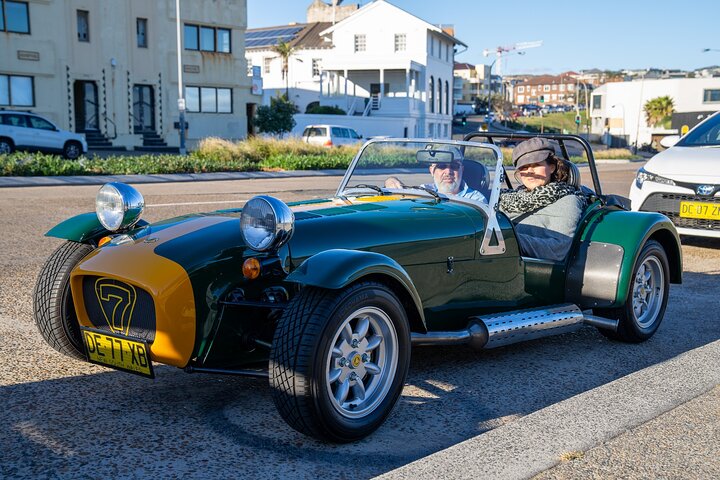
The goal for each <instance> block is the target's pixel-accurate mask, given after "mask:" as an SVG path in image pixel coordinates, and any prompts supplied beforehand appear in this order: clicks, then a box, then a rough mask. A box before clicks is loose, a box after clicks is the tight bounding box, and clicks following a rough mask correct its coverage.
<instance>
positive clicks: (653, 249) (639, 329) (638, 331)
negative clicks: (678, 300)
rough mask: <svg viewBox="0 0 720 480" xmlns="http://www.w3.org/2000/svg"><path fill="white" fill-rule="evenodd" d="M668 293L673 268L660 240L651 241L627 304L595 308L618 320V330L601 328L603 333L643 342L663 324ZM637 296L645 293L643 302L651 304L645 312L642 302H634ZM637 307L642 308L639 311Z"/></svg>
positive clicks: (637, 265)
mask: <svg viewBox="0 0 720 480" xmlns="http://www.w3.org/2000/svg"><path fill="white" fill-rule="evenodd" d="M641 269H642V271H641ZM645 272H648V275H649V279H648V278H646V281H645V282H640V281H639V280H640V276H642V277H645V275H644V274H645ZM649 283H652V285H650V288H649V289H648V288H645V286H646V285H647V284H649ZM669 293H670V267H669V264H668V259H667V254H666V253H665V250H664V249H663V247H662V245H660V243H658V242H656V241H655V240H648V242H647V243H645V245H644V246H643V248H642V250H641V251H640V255H638V258H637V260H636V261H635V266H634V267H633V271H632V277H631V278H630V285H629V286H628V295H627V301H626V302H625V305H623V306H622V307H618V308H606V309H599V308H598V309H595V313H596V314H597V315H599V316H601V317H606V318H612V319H615V320H619V323H618V329H617V331H616V332H613V331H612V330H605V329H599V330H600V332H601V333H602V334H603V335H605V336H606V337H608V338H611V339H614V340H620V341H622V342H628V343H640V342H644V341H645V340H647V339H649V338H650V337H652V336H653V335H654V334H655V332H656V331H657V329H658V327H659V326H660V322H662V319H663V316H664V315H665V308H666V307H667V301H668V295H669ZM636 296H637V298H638V299H640V298H641V297H643V296H644V302H645V304H646V305H647V307H648V308H647V310H646V311H645V312H643V311H642V303H643V302H642V301H638V302H636V301H635V298H636ZM648 298H649V299H650V300H649V301H648ZM636 308H638V309H640V312H641V313H640V314H638V311H637V310H636Z"/></svg>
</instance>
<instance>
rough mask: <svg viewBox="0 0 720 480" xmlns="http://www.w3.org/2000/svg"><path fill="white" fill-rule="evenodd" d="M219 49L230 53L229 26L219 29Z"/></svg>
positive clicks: (221, 51)
mask: <svg viewBox="0 0 720 480" xmlns="http://www.w3.org/2000/svg"><path fill="white" fill-rule="evenodd" d="M217 51H218V52H220V53H230V30H228V29H227V28H218V29H217Z"/></svg>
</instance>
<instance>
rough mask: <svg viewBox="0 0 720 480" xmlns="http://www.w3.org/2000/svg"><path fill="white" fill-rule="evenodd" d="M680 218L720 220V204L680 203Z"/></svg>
mask: <svg viewBox="0 0 720 480" xmlns="http://www.w3.org/2000/svg"><path fill="white" fill-rule="evenodd" d="M680 216H681V217H683V218H702V219H706V220H720V203H708V202H680Z"/></svg>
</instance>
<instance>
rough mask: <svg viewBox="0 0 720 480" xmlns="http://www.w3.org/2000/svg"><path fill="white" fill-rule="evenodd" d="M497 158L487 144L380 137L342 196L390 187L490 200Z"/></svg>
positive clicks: (345, 184) (351, 173)
mask: <svg viewBox="0 0 720 480" xmlns="http://www.w3.org/2000/svg"><path fill="white" fill-rule="evenodd" d="M498 162H499V157H498V155H497V153H496V150H494V149H493V148H491V147H489V146H487V145H480V144H471V143H468V142H436V141H435V142H423V141H416V140H408V141H398V140H391V141H386V140H381V141H376V142H371V143H369V144H367V145H366V146H365V148H364V149H363V150H362V152H361V154H360V156H359V158H358V159H357V161H356V162H355V163H354V165H351V169H350V170H349V171H348V173H347V174H346V176H345V178H344V179H343V183H342V184H341V186H340V188H339V189H338V194H339V195H343V196H348V195H362V194H363V192H369V194H373V193H374V194H377V192H378V191H388V190H389V191H391V192H400V191H402V192H403V193H409V194H412V193H413V192H415V193H417V194H418V195H433V193H435V194H442V195H445V196H447V197H448V198H453V197H458V198H463V199H466V200H470V201H478V202H484V203H487V202H488V199H489V198H490V192H491V189H492V187H493V182H494V180H495V172H496V169H497V167H498Z"/></svg>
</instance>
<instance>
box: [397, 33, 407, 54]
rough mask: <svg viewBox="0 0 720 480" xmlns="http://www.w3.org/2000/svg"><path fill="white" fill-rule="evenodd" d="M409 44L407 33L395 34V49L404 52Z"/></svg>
mask: <svg viewBox="0 0 720 480" xmlns="http://www.w3.org/2000/svg"><path fill="white" fill-rule="evenodd" d="M406 46H407V35H406V34H404V33H396V34H395V51H396V52H404V51H405V48H406Z"/></svg>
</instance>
